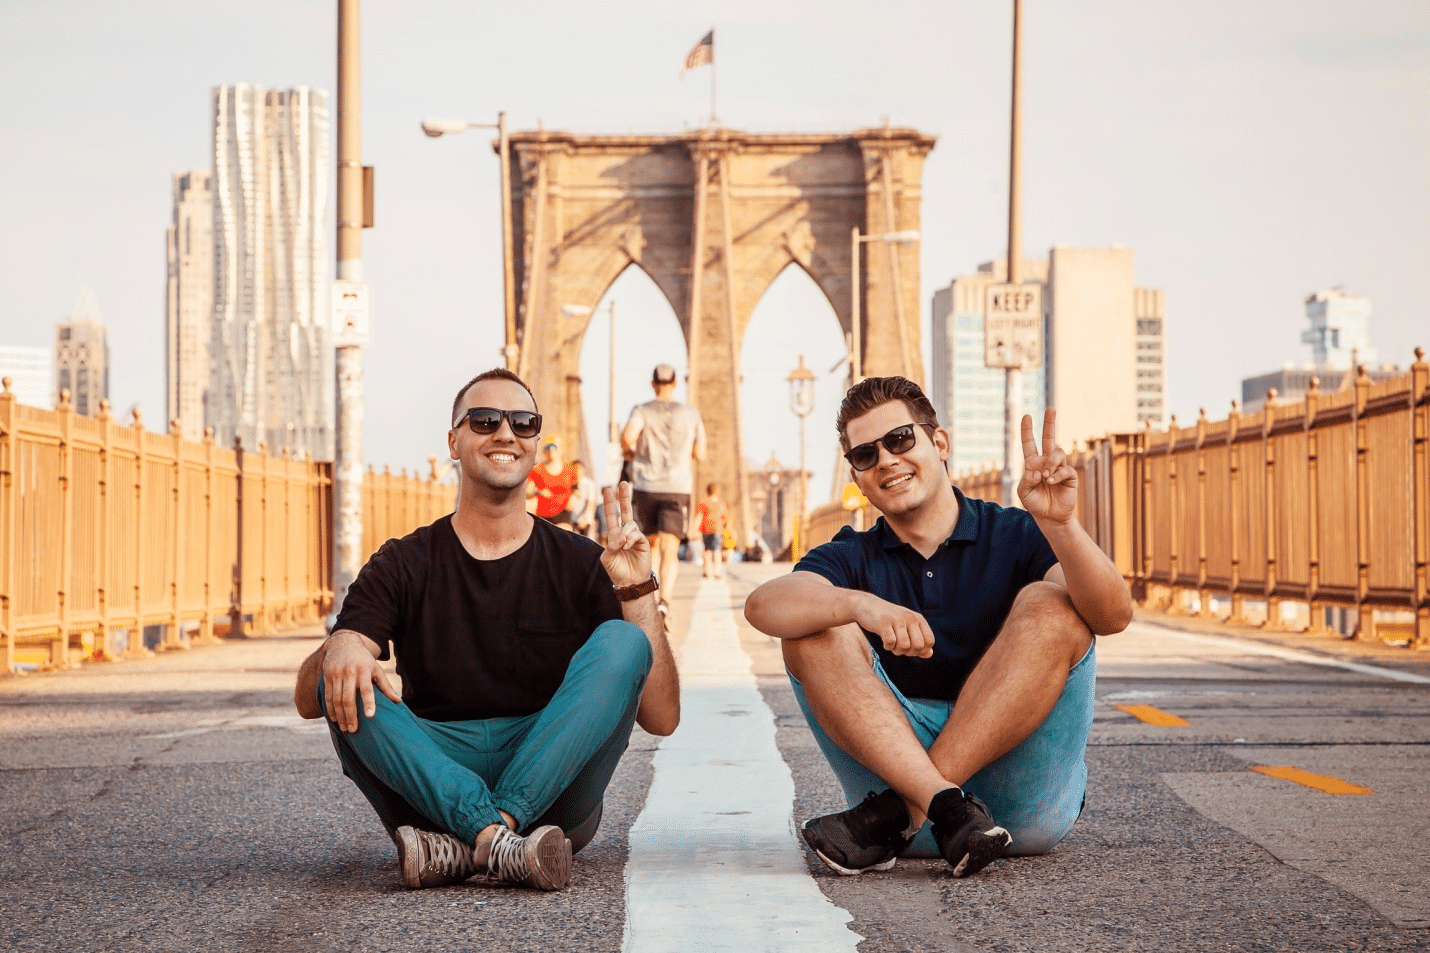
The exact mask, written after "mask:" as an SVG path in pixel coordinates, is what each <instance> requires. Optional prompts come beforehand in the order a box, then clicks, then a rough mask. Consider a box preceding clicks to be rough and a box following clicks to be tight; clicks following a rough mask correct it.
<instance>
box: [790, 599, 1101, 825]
mask: <svg viewBox="0 0 1430 953" xmlns="http://www.w3.org/2000/svg"><path fill="white" fill-rule="evenodd" d="M1091 643H1092V635H1091V633H1090V632H1089V630H1088V628H1087V626H1086V624H1085V623H1084V622H1083V621H1082V619H1081V618H1080V617H1079V616H1078V615H1077V613H1076V611H1075V610H1074V609H1073V607H1072V603H1071V601H1070V600H1069V599H1068V596H1067V592H1066V590H1064V589H1063V588H1062V587H1061V586H1057V585H1054V584H1052V583H1043V582H1039V583H1033V584H1031V585H1029V586H1027V587H1025V588H1024V589H1023V590H1022V592H1020V593H1019V594H1018V598H1017V599H1016V600H1015V602H1014V604H1013V608H1012V610H1011V611H1010V612H1009V614H1008V618H1007V619H1006V620H1005V622H1004V624H1003V628H1002V630H1001V631H1000V632H999V633H998V637H997V638H996V639H995V640H994V642H993V644H992V645H991V646H990V647H989V649H988V651H987V652H986V653H984V656H983V658H982V659H981V660H980V661H979V663H978V665H977V667H975V668H974V670H973V673H972V674H971V675H970V676H969V678H968V681H967V682H966V683H965V684H964V686H963V690H962V691H961V692H960V693H959V696H958V700H957V702H956V703H955V704H954V706H953V709H952V711H951V712H950V713H949V718H948V721H947V723H946V724H945V725H944V727H943V729H942V730H941V731H940V732H939V734H938V736H937V738H936V739H935V740H934V742H933V744H932V746H931V747H929V749H928V750H927V751H925V749H924V746H923V744H922V743H920V741H919V739H918V737H917V736H916V734H915V733H914V731H913V729H912V728H911V727H910V724H909V721H908V717H907V715H906V714H905V712H904V710H903V708H902V706H901V705H900V702H899V700H898V699H896V698H895V697H894V695H893V694H892V693H891V692H890V690H889V688H888V686H886V685H885V684H884V682H883V681H882V680H881V679H880V678H879V676H878V674H877V673H876V672H875V671H874V661H873V656H872V654H871V652H870V650H869V644H868V642H867V641H866V640H865V638H864V636H863V634H862V633H860V631H859V629H858V628H857V627H856V626H853V625H849V626H843V627H841V628H838V629H831V630H829V631H826V632H822V633H820V634H818V635H814V636H810V637H809V638H805V639H798V640H788V641H786V642H785V643H784V657H785V665H786V666H787V667H788V669H789V671H790V673H791V674H792V675H793V676H794V677H795V678H796V679H798V681H799V682H800V686H801V688H802V690H803V692H804V695H805V699H806V702H807V704H808V706H809V709H810V711H811V713H812V714H813V715H814V716H815V718H816V720H817V721H818V722H819V727H820V728H821V729H822V730H823V731H824V733H825V734H827V735H828V736H829V738H830V739H831V740H832V741H833V742H834V743H835V744H837V745H838V746H839V747H840V748H841V749H843V750H844V751H845V752H847V753H848V754H849V755H850V756H852V757H853V758H854V759H855V760H857V761H858V762H859V763H860V764H862V765H863V766H864V767H866V768H867V769H868V770H869V771H871V772H873V773H874V774H875V775H877V776H878V777H879V778H881V779H883V780H884V782H885V783H887V784H888V785H889V786H890V787H891V788H893V789H894V790H895V791H896V792H897V793H898V794H899V795H900V796H902V797H903V799H904V801H905V803H906V805H907V806H908V809H909V814H910V816H911V818H912V819H913V820H914V822H915V823H918V822H921V821H922V820H923V818H924V817H925V816H926V814H927V811H928V806H929V802H930V801H931V800H932V799H933V797H934V795H936V794H938V793H939V792H940V791H942V790H944V789H946V788H948V787H950V786H951V785H963V784H964V783H965V782H966V781H968V779H969V778H971V777H973V776H974V775H975V774H977V773H978V772H979V771H981V770H983V769H984V768H986V767H987V766H988V765H990V764H992V763H993V762H995V761H997V760H998V759H999V758H1000V757H1002V756H1003V755H1004V754H1007V753H1008V752H1009V751H1011V750H1013V749H1014V748H1016V747H1017V746H1018V745H1019V744H1020V743H1021V742H1023V740H1024V739H1026V738H1028V737H1029V736H1030V735H1031V734H1033V732H1034V731H1035V730H1036V729H1037V728H1038V726H1039V725H1041V724H1042V723H1043V721H1044V719H1046V718H1047V716H1048V714H1049V712H1051V711H1052V710H1053V706H1054V705H1055V704H1057V702H1058V699H1059V697H1060V696H1061V694H1062V692H1063V687H1064V684H1065V683H1066V681H1067V676H1068V672H1069V671H1070V670H1071V669H1072V668H1073V666H1074V665H1076V664H1077V663H1078V662H1079V661H1080V660H1081V659H1082V658H1083V656H1084V655H1086V654H1087V651H1088V648H1089V647H1090V645H1091Z"/></svg>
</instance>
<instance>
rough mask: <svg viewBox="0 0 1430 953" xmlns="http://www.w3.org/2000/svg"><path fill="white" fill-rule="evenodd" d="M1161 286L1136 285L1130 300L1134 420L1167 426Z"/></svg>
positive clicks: (1164, 308)
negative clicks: (1134, 368) (1134, 338)
mask: <svg viewBox="0 0 1430 953" xmlns="http://www.w3.org/2000/svg"><path fill="white" fill-rule="evenodd" d="M1166 297H1167V296H1166V292H1164V291H1162V289H1160V288H1138V289H1136V291H1135V292H1134V295H1133V302H1134V308H1135V311H1136V317H1137V423H1138V424H1148V423H1150V424H1151V425H1152V426H1153V427H1156V428H1158V429H1163V428H1165V427H1166V426H1167V341H1166V330H1167V303H1166Z"/></svg>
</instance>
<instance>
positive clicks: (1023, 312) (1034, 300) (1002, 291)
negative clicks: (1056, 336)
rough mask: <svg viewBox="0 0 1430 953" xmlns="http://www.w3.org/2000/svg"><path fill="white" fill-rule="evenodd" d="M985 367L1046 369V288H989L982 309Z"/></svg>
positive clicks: (991, 286) (1029, 286)
mask: <svg viewBox="0 0 1430 953" xmlns="http://www.w3.org/2000/svg"><path fill="white" fill-rule="evenodd" d="M983 364H984V366H985V367H1002V368H1009V367H1017V368H1025V369H1026V368H1034V367H1042V366H1043V286H1042V285H1033V284H1028V285H990V286H989V288H988V291H987V296H986V297H985V298H984V309H983Z"/></svg>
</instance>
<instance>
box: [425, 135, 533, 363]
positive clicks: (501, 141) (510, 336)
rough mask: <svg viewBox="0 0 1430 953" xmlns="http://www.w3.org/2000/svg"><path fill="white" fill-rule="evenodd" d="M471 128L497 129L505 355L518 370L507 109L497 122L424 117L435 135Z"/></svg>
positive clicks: (436, 137) (435, 136) (437, 136)
mask: <svg viewBox="0 0 1430 953" xmlns="http://www.w3.org/2000/svg"><path fill="white" fill-rule="evenodd" d="M468 129H495V130H496V131H497V152H498V154H499V158H500V160H501V161H500V166H501V257H502V275H501V276H502V293H503V296H504V304H505V316H506V345H505V346H504V347H503V348H502V356H503V357H505V358H506V369H507V370H509V371H515V370H516V359H517V355H518V354H519V353H520V350H519V348H520V345H518V344H517V343H516V279H515V277H514V276H513V274H512V254H511V155H510V152H511V150H510V148H509V146H510V142H511V140H510V138H509V137H508V135H507V128H506V113H504V112H499V113H497V121H496V122H494V123H489V122H467V121H465V120H463V119H436V118H428V119H424V120H422V131H423V132H425V133H426V134H427V135H429V136H431V137H432V138H433V139H440V138H441V137H442V136H447V135H453V136H454V135H456V134H458V133H461V132H466V131H467V130H468Z"/></svg>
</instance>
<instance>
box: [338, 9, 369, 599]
mask: <svg viewBox="0 0 1430 953" xmlns="http://www.w3.org/2000/svg"><path fill="white" fill-rule="evenodd" d="M358 2H359V0H338V127H337V140H338V174H337V179H338V210H337V211H338V215H337V218H338V223H337V224H338V262H337V265H338V278H339V279H346V280H352V281H360V280H361V279H362V227H363V208H362V204H363V193H362V99H361V84H360V75H359V62H360V60H359V47H358V42H359V22H360V21H359V15H358ZM335 350H336V355H335V361H334V364H335V368H334V369H335V372H336V378H337V381H336V383H337V408H336V411H337V427H336V428H335V429H336V438H337V439H336V441H335V447H334V459H333V613H334V614H335V615H336V613H337V611H338V610H339V609H341V608H342V604H343V599H344V597H346V595H347V592H348V586H349V585H351V584H352V581H353V580H354V579H356V578H357V574H358V570H359V569H360V568H361V567H362V557H363V552H362V420H363V401H362V349H361V348H360V347H358V346H356V345H347V346H344V347H339V348H336V349H335Z"/></svg>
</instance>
